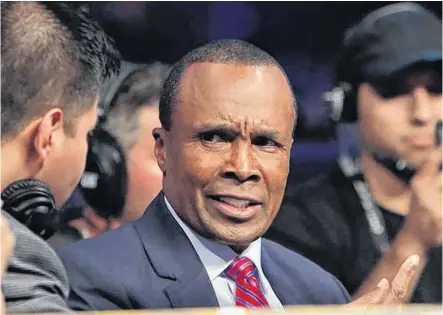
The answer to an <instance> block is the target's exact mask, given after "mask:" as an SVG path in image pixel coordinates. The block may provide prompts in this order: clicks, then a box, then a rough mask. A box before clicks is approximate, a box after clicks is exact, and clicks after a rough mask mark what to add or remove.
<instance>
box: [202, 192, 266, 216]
mask: <svg viewBox="0 0 443 315" xmlns="http://www.w3.org/2000/svg"><path fill="white" fill-rule="evenodd" d="M208 197H209V199H210V200H212V201H213V204H214V205H215V207H216V208H217V210H218V212H221V213H223V214H224V215H225V216H228V217H231V218H237V219H242V220H244V219H249V218H251V217H252V216H254V215H255V214H256V213H257V211H259V209H260V208H261V205H262V204H261V203H260V202H258V201H256V200H251V199H249V198H241V197H233V196H221V195H211V196H208Z"/></svg>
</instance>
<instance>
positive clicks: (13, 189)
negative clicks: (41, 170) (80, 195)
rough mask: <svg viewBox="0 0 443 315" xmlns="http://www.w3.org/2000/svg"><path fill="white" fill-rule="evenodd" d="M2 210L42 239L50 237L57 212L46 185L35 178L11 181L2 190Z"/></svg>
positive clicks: (50, 192)
mask: <svg viewBox="0 0 443 315" xmlns="http://www.w3.org/2000/svg"><path fill="white" fill-rule="evenodd" d="M1 196H2V200H3V210H5V211H6V212H8V213H9V214H10V215H12V216H13V217H14V218H15V219H16V220H17V221H19V222H20V223H22V224H24V225H26V226H27V227H28V228H29V229H30V230H31V231H32V232H34V233H35V234H37V235H39V236H40V237H42V238H43V239H48V238H49V237H51V236H52V235H53V234H54V232H55V230H54V228H53V222H54V220H55V219H56V215H57V213H58V211H57V208H56V205H55V200H54V196H53V194H52V191H51V189H50V187H49V186H48V185H46V184H45V183H43V182H41V181H39V180H35V179H25V180H19V181H16V182H13V183H12V184H10V185H9V186H7V187H6V188H5V189H4V190H3V191H2V195H1Z"/></svg>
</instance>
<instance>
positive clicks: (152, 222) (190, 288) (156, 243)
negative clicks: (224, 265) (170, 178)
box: [134, 193, 218, 308]
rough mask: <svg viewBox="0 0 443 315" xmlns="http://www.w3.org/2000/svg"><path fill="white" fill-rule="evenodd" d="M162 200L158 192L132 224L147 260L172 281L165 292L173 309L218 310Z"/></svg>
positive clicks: (206, 279)
mask: <svg viewBox="0 0 443 315" xmlns="http://www.w3.org/2000/svg"><path fill="white" fill-rule="evenodd" d="M163 198H164V195H163V193H160V194H159V195H158V196H157V197H156V199H155V200H154V201H153V202H152V203H151V204H150V205H149V207H148V209H147V211H146V212H145V214H144V215H143V217H142V218H141V219H140V220H138V221H136V222H135V224H134V225H135V228H136V230H137V232H138V234H139V236H140V238H141V241H142V243H143V247H144V249H145V252H146V255H147V256H148V260H149V261H150V262H151V265H152V267H153V269H154V271H155V272H156V273H157V275H158V276H159V277H161V278H166V279H170V280H171V284H170V285H169V286H167V287H166V288H165V293H166V295H167V297H168V298H169V300H170V302H171V305H172V307H173V308H194V307H217V306H218V302H217V298H216V296H215V292H214V290H213V288H212V285H211V282H210V280H209V277H208V275H207V273H206V270H205V268H204V266H203V264H202V263H201V261H200V258H199V257H198V255H197V253H196V252H195V249H194V247H193V246H192V244H191V242H190V241H189V239H188V237H187V236H186V234H185V232H184V231H183V230H182V229H181V227H180V225H179V224H178V223H177V222H176V221H175V219H174V218H173V217H172V215H171V214H170V213H169V211H168V209H167V208H166V204H165V202H164V199H163Z"/></svg>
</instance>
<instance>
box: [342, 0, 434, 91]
mask: <svg viewBox="0 0 443 315" xmlns="http://www.w3.org/2000/svg"><path fill="white" fill-rule="evenodd" d="M441 54H442V24H441V20H440V19H439V18H438V17H437V16H435V15H434V14H433V13H432V12H430V11H428V10H426V9H425V8H423V7H422V6H420V5H418V4H417V3H413V2H401V3H395V4H391V5H387V6H384V7H382V8H380V9H378V10H375V11H373V12H371V13H369V14H368V15H367V16H366V17H365V18H363V19H362V20H361V21H360V23H358V24H357V25H355V26H353V27H352V28H350V29H349V30H348V31H347V32H346V34H345V38H344V40H343V43H342V48H341V51H340V55H339V59H338V62H337V64H336V80H337V82H348V83H351V84H353V83H359V82H363V81H365V80H371V79H376V78H380V77H386V76H389V75H391V74H393V73H396V72H398V71H400V70H403V69H405V68H407V67H409V66H411V65H413V64H416V63H419V62H441Z"/></svg>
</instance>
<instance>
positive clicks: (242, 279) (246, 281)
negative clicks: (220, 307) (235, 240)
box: [225, 257, 269, 308]
mask: <svg viewBox="0 0 443 315" xmlns="http://www.w3.org/2000/svg"><path fill="white" fill-rule="evenodd" d="M225 273H226V275H227V276H228V277H229V278H231V279H232V280H234V281H235V284H236V288H235V305H236V306H243V307H246V308H260V307H269V303H268V301H267V300H266V297H265V296H264V295H263V293H262V290H261V288H260V281H259V279H258V277H257V276H256V275H257V268H256V267H255V265H254V263H253V262H252V261H251V260H250V259H249V258H247V257H237V258H235V259H234V261H233V262H232V263H231V265H230V266H229V267H228V268H227V269H226V271H225Z"/></svg>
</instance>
